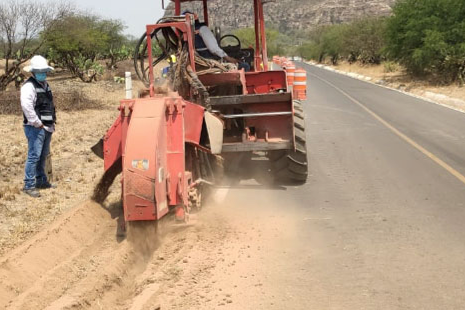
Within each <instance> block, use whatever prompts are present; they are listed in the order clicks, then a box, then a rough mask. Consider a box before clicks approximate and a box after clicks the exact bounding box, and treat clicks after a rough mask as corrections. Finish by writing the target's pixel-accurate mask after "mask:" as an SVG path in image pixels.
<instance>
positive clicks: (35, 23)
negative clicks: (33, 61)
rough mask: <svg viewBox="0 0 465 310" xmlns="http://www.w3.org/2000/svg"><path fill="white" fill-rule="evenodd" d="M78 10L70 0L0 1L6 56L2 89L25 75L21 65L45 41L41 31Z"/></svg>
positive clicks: (1, 52)
mask: <svg viewBox="0 0 465 310" xmlns="http://www.w3.org/2000/svg"><path fill="white" fill-rule="evenodd" d="M74 10H75V9H74V7H73V6H72V5H71V4H70V3H68V2H48V3H38V2H37V1H30V0H7V1H3V2H2V3H0V56H1V57H2V58H3V59H5V69H4V72H1V73H0V91H1V90H5V89H6V87H7V86H8V84H10V83H11V82H13V81H16V82H17V81H18V79H20V78H21V77H22V73H21V70H20V69H21V65H22V64H24V63H25V62H26V61H28V60H29V59H30V58H31V57H32V56H34V54H36V53H38V52H39V51H40V49H41V48H42V46H43V44H44V43H45V40H44V38H41V37H40V33H42V32H44V31H46V30H47V29H48V28H49V27H52V26H53V25H54V24H55V22H56V21H57V20H59V19H60V18H62V17H63V16H67V15H68V14H70V13H71V12H73V11H74Z"/></svg>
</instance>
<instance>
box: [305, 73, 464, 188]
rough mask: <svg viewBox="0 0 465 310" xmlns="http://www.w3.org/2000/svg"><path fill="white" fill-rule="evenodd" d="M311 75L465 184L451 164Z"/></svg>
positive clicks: (345, 94) (325, 81) (350, 97)
mask: <svg viewBox="0 0 465 310" xmlns="http://www.w3.org/2000/svg"><path fill="white" fill-rule="evenodd" d="M309 74H310V75H312V76H314V77H315V78H317V79H319V80H320V81H322V82H324V83H326V84H328V85H329V86H331V87H333V88H334V89H336V90H337V91H339V92H340V93H341V94H343V95H344V96H345V97H347V98H348V99H349V100H350V101H352V102H353V103H355V104H356V105H358V106H359V107H361V108H362V109H363V110H365V111H366V112H367V113H368V114H370V115H371V116H373V117H374V118H375V119H377V120H378V121H379V122H380V123H381V124H383V125H384V126H385V127H387V128H388V129H389V130H391V131H392V132H393V133H394V134H396V135H397V136H398V137H400V138H401V139H403V140H404V141H405V142H407V143H408V144H410V145H411V146H413V147H414V148H416V149H417V150H419V151H420V152H421V153H423V154H424V155H426V156H427V157H429V158H430V159H431V160H432V161H434V162H435V163H436V164H438V165H439V166H441V167H442V168H444V169H445V170H446V171H447V172H449V173H450V174H452V175H453V176H454V177H456V178H457V179H458V180H459V181H461V182H462V183H463V184H465V176H464V175H463V174H461V173H460V172H458V171H457V170H455V169H454V168H452V167H451V166H450V165H449V164H447V163H446V162H445V161H443V160H442V159H440V158H439V157H437V156H436V155H434V154H433V153H431V152H430V151H428V150H427V149H425V148H424V147H423V146H421V145H420V144H418V143H417V142H415V141H414V140H413V139H411V138H409V137H408V136H406V135H405V134H404V133H402V132H401V131H399V130H398V129H397V128H395V127H394V126H393V125H391V124H390V123H389V122H387V121H386V120H384V119H383V118H382V117H381V116H379V115H378V114H376V113H375V112H373V111H372V110H370V109H369V108H368V107H366V106H365V105H364V104H363V103H361V102H360V101H358V100H357V99H355V98H353V97H352V96H351V95H349V94H348V93H346V92H345V91H344V90H342V89H341V88H339V87H337V86H336V85H334V84H333V83H331V82H329V81H327V80H325V79H322V78H320V77H319V76H317V75H315V74H313V73H310V72H309Z"/></svg>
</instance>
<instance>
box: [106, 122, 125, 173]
mask: <svg viewBox="0 0 465 310" xmlns="http://www.w3.org/2000/svg"><path fill="white" fill-rule="evenodd" d="M121 128H122V122H121V115H119V116H118V118H117V119H116V120H115V122H114V123H113V125H112V126H111V127H110V129H109V130H108V131H107V133H106V134H105V137H104V138H103V165H104V169H105V171H107V170H108V169H109V168H110V167H111V166H112V165H113V164H114V163H115V162H116V161H117V160H119V159H121V155H122V152H123V150H122V149H121V142H122V132H121Z"/></svg>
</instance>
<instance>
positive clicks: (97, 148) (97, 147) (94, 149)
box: [90, 139, 103, 159]
mask: <svg viewBox="0 0 465 310" xmlns="http://www.w3.org/2000/svg"><path fill="white" fill-rule="evenodd" d="M90 149H91V150H92V152H94V154H95V155H97V156H98V157H100V158H101V159H103V139H100V140H99V141H98V142H97V143H96V144H95V145H94V146H93V147H91V148H90Z"/></svg>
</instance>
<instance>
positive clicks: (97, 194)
mask: <svg viewBox="0 0 465 310" xmlns="http://www.w3.org/2000/svg"><path fill="white" fill-rule="evenodd" d="M121 168H122V167H121V161H117V162H116V163H114V164H113V165H112V166H111V167H110V168H109V169H108V170H107V171H105V173H104V174H103V176H102V177H101V178H100V181H99V182H98V184H97V185H96V186H95V188H94V193H93V194H92V200H93V201H95V202H97V203H100V204H101V203H103V202H104V201H105V199H106V198H107V197H108V195H109V194H110V187H111V185H112V184H113V182H114V181H115V179H116V177H117V176H118V174H120V173H121Z"/></svg>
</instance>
